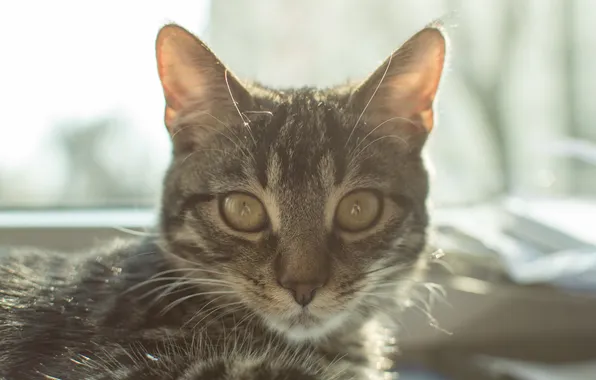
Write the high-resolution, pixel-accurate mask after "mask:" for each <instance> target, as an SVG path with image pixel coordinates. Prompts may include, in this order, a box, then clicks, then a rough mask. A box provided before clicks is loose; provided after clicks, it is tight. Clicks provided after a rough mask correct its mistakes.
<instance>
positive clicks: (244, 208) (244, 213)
mask: <svg viewBox="0 0 596 380" xmlns="http://www.w3.org/2000/svg"><path fill="white" fill-rule="evenodd" d="M249 214H250V207H249V206H248V205H247V204H246V201H244V202H242V206H241V208H240V216H247V215H249Z"/></svg>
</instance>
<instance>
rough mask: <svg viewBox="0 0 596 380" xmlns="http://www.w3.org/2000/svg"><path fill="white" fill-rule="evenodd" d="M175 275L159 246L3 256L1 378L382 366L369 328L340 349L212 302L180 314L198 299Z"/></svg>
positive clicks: (318, 374)
mask: <svg viewBox="0 0 596 380" xmlns="http://www.w3.org/2000/svg"><path fill="white" fill-rule="evenodd" d="M172 269H173V268H172V267H171V266H170V263H169V262H168V260H166V259H164V253H163V252H161V250H160V248H159V247H158V246H157V245H156V244H155V242H154V241H152V240H151V239H146V240H142V241H135V240H131V241H117V242H114V243H112V244H108V245H106V246H104V247H102V248H101V249H98V250H95V251H92V252H88V253H84V254H76V253H70V254H59V253H51V252H47V251H37V250H26V249H20V250H13V251H12V252H10V253H8V252H3V253H2V255H0V271H1V273H0V300H1V302H0V337H2V339H0V378H3V379H37V378H39V379H52V378H58V379H61V380H68V379H97V380H100V379H102V380H108V379H113V380H121V379H127V380H128V379H131V380H132V379H135V380H141V379H147V380H149V379H160V380H169V379H172V380H177V379H194V380H199V379H201V380H203V379H205V380H207V379H211V380H218V379H221V380H224V379H230V380H231V379H244V378H246V379H253V378H254V379H271V380H273V379H279V380H282V379H286V380H292V379H301V380H307V379H313V380H314V379H325V380H327V379H335V378H337V379H340V378H350V377H351V376H352V375H353V374H354V373H357V372H358V371H360V369H362V368H366V367H367V366H368V364H370V363H369V362H368V361H369V360H370V361H372V360H378V359H380V356H379V358H377V357H376V356H378V354H377V355H371V354H370V353H367V349H368V348H369V347H368V346H367V339H368V338H367V336H366V334H368V333H369V331H370V330H365V329H364V326H362V325H360V324H359V323H354V324H353V325H349V326H346V329H345V330H342V333H341V334H338V338H339V337H340V336H341V340H340V339H338V340H335V338H333V337H330V338H329V339H326V340H325V341H324V342H321V344H309V343H301V344H297V343H295V342H292V343H288V342H286V339H285V338H284V336H283V335H282V334H279V333H275V332H272V331H270V330H269V329H267V328H266V327H265V326H263V324H262V323H260V321H259V320H258V319H256V318H250V316H251V314H248V317H247V310H245V309H238V308H224V309H219V310H218V308H219V306H221V305H219V304H217V303H216V304H213V302H212V301H213V299H214V296H213V295H211V296H209V295H205V296H199V297H192V300H188V301H186V302H180V303H177V304H175V305H174V306H173V307H170V306H171V305H173V304H174V303H176V301H177V300H179V299H181V297H184V296H188V295H192V294H196V293H197V290H196V289H189V288H188V287H184V286H175V283H174V281H173V280H171V275H168V272H169V271H171V270H172ZM170 273H171V272H170ZM147 279H154V280H155V281H152V282H151V281H149V282H148V281H147ZM171 285H174V286H172V287H171V288H170V289H167V288H168V287H170V286H171ZM193 290H194V292H193ZM361 331H362V334H361V333H360V332H361ZM386 338H387V339H388V340H389V338H390V336H386ZM347 341H349V342H347ZM346 343H349V344H351V345H352V346H351V347H350V348H349V349H346V347H347V346H346V345H345V344H346ZM371 343H372V342H371ZM380 343H383V342H374V343H373V344H380ZM383 356H385V355H383ZM290 370H291V371H290ZM253 372H254V374H253V375H254V376H253V377H250V376H252V375H251V373H253ZM240 373H243V374H244V375H245V377H242V376H239V374H240ZM340 375H341V376H340Z"/></svg>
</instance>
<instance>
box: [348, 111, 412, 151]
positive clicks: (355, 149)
mask: <svg viewBox="0 0 596 380" xmlns="http://www.w3.org/2000/svg"><path fill="white" fill-rule="evenodd" d="M393 120H403V121H407V122H409V123H410V124H412V125H414V126H416V123H414V122H413V121H412V120H410V119H408V118H406V117H401V116H395V117H392V118H389V119H387V120H385V121H384V122H382V123H380V124H379V125H377V126H376V127H374V128H373V129H372V130H371V131H370V132H368V133H367V134H366V136H364V138H363V139H362V140H360V141H359V142H358V144H356V147H354V150H353V151H354V152H357V151H358V147H359V146H360V145H362V143H363V142H364V141H366V139H367V138H368V137H369V136H370V135H372V134H373V133H374V132H375V131H376V130H377V129H379V128H381V127H382V126H383V125H385V124H386V123H389V122H390V121H393Z"/></svg>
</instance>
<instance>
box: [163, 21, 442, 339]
mask: <svg viewBox="0 0 596 380" xmlns="http://www.w3.org/2000/svg"><path fill="white" fill-rule="evenodd" d="M444 52H445V45H444V39H443V36H442V34H441V33H440V32H439V31H438V30H437V29H434V28H428V29H425V30H423V31H422V32H420V33H419V34H417V35H416V36H415V37H414V38H412V39H411V40H410V41H409V42H408V43H406V45H404V47H402V49H400V50H399V51H397V52H396V53H394V54H393V55H392V56H391V57H390V59H389V60H388V61H387V62H386V63H385V64H384V65H383V66H381V67H380V68H379V69H378V70H377V72H375V73H374V74H373V75H371V77H370V78H369V79H368V80H366V81H365V82H363V83H362V84H361V85H360V86H355V87H353V88H343V89H339V88H338V89H330V90H314V89H301V90H287V91H274V90H269V89H264V88H261V87H257V86H251V87H244V86H242V85H241V84H240V83H239V82H238V80H237V79H235V78H234V77H233V76H232V75H231V74H230V73H229V72H228V71H227V70H226V69H225V68H224V67H223V66H222V65H221V63H220V62H219V61H217V59H216V58H215V56H214V55H213V54H212V53H211V52H210V51H209V50H208V49H207V48H206V47H204V45H202V44H201V43H200V42H199V41H198V40H197V39H196V38H194V37H193V36H191V35H190V34H188V33H187V32H186V31H184V30H183V29H181V28H179V27H176V26H167V27H165V28H164V29H162V31H161V32H160V35H159V36H158V41H157V54H158V67H159V71H160V78H161V80H162V84H163V86H164V92H165V95H166V102H167V107H166V125H167V127H168V129H169V131H170V133H171V136H172V139H173V143H174V147H175V154H174V160H173V163H172V166H171V168H170V170H169V173H168V175H167V177H166V181H165V191H164V195H163V209H162V228H163V232H164V240H165V246H166V247H167V249H168V251H170V252H171V253H173V254H174V255H175V256H177V257H179V258H181V260H180V261H179V263H181V265H183V266H185V267H188V268H189V269H191V270H190V271H189V275H190V276H194V277H195V279H196V281H197V283H201V284H202V285H203V286H207V287H209V286H210V287H211V289H215V290H214V292H216V291H220V293H215V294H219V295H218V296H217V297H216V298H217V300H218V301H216V302H218V303H221V304H226V303H227V304H229V305H230V307H232V308H233V307H234V306H232V305H236V306H238V307H244V308H247V309H248V310H250V311H252V312H253V313H255V314H256V315H258V316H259V317H261V318H262V319H263V320H264V321H265V322H266V324H267V325H268V326H270V327H272V328H275V329H277V330H280V331H282V332H285V333H287V334H288V336H290V337H293V338H296V339H308V338H318V337H321V336H324V335H325V334H327V333H328V332H329V331H333V330H334V329H335V328H337V327H339V326H341V325H342V324H343V322H344V321H345V320H346V319H348V318H349V317H350V316H362V315H365V314H367V313H368V309H370V308H374V305H375V304H376V303H378V301H379V300H381V301H382V300H383V299H385V300H387V299H388V297H390V295H391V294H392V291H394V290H395V287H394V286H393V284H397V283H398V282H399V281H400V279H403V278H402V277H401V276H405V275H407V272H408V269H410V268H411V267H412V265H413V264H414V263H415V262H416V261H417V259H418V256H419V254H420V252H421V250H422V248H423V245H424V243H425V229H426V225H427V216H426V208H425V201H426V196H427V190H428V184H427V175H426V172H425V170H424V166H423V163H422V159H421V156H420V150H421V148H422V145H423V144H424V141H425V139H426V135H427V133H428V132H429V131H430V129H431V128H432V126H433V115H432V103H433V100H434V97H435V93H436V91H437V87H438V83H439V79H440V76H441V71H442V66H443V61H444ZM375 301H377V302H375Z"/></svg>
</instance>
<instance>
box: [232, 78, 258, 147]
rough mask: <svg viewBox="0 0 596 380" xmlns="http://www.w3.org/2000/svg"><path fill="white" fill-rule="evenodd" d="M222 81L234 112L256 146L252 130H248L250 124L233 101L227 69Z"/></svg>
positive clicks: (234, 100)
mask: <svg viewBox="0 0 596 380" xmlns="http://www.w3.org/2000/svg"><path fill="white" fill-rule="evenodd" d="M224 79H225V81H226V86H227V87H228V93H229V94H230V98H232V104H234V108H236V111H238V115H240V120H242V123H243V124H244V126H245V127H246V128H247V129H248V134H249V135H250V138H251V139H252V142H253V143H254V144H256V143H257V141H256V140H255V138H254V137H253V135H252V129H251V128H250V123H249V121H248V119H245V117H246V116H244V115H243V114H242V112H240V108H238V103H236V99H234V95H233V94H232V89H231V88H230V81H229V80H228V69H226V71H225V72H224Z"/></svg>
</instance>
